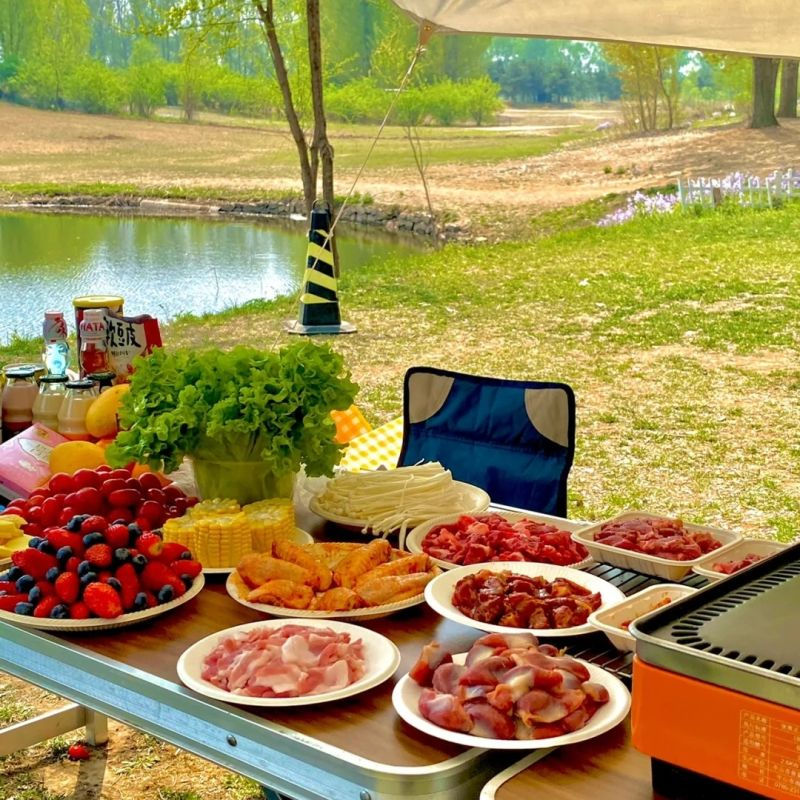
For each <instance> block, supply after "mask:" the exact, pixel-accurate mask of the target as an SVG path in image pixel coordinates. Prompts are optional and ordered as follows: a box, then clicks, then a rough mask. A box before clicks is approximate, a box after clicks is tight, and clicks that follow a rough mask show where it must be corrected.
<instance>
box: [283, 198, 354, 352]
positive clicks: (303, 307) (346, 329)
mask: <svg viewBox="0 0 800 800" xmlns="http://www.w3.org/2000/svg"><path fill="white" fill-rule="evenodd" d="M330 229H331V216H330V212H329V211H328V208H327V207H324V208H313V209H312V210H311V228H310V230H309V232H308V252H307V255H306V272H305V275H304V276H303V294H302V295H301V296H300V316H299V319H296V320H292V321H290V322H287V323H286V326H285V328H286V330H287V331H288V332H289V333H297V334H303V335H306V336H310V335H313V334H321V333H328V334H331V333H355V331H356V326H355V325H351V324H350V323H349V322H342V316H341V314H340V312H339V298H338V297H337V294H336V284H337V281H336V275H335V271H334V265H333V250H332V248H331V237H332V234H331V233H330Z"/></svg>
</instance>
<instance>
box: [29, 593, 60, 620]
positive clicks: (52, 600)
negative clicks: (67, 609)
mask: <svg viewBox="0 0 800 800" xmlns="http://www.w3.org/2000/svg"><path fill="white" fill-rule="evenodd" d="M60 602H61V600H59V599H58V598H57V597H56V596H55V595H54V594H53V595H50V597H43V598H42V599H41V600H40V601H39V604H38V605H37V606H36V608H34V609H33V616H34V617H37V618H38V619H45V618H47V617H49V616H50V612H51V611H52V610H53V609H54V608H55V607H56V606H57V605H58V604H59V603H60Z"/></svg>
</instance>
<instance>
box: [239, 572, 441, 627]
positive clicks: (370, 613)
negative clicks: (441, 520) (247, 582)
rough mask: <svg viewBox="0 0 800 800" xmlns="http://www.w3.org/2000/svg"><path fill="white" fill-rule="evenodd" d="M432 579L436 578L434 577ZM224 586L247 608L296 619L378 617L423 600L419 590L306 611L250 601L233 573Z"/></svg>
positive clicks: (423, 596)
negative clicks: (395, 598)
mask: <svg viewBox="0 0 800 800" xmlns="http://www.w3.org/2000/svg"><path fill="white" fill-rule="evenodd" d="M434 580H436V579H435V578H434ZM225 588H226V589H227V590H228V594H229V595H230V596H231V597H232V598H233V599H234V600H235V601H236V602H237V603H241V604H242V605H243V606H247V608H252V609H253V610H254V611H260V612H261V613H262V614H269V615H270V616H273V617H296V618H298V619H303V620H306V619H358V620H368V619H379V618H380V617H388V616H389V614H394V613H395V612H396V611H402V610H403V609H404V608H412V607H413V606H418V605H421V604H422V603H424V602H425V595H424V594H422V592H420V593H419V594H418V595H415V596H414V597H409V598H408V600H401V601H400V602H398V603H387V604H386V605H382V606H370V607H369V608H354V609H352V610H351V611H307V610H305V609H302V608H300V609H298V608H284V607H283V606H273V605H269V604H268V603H251V602H250V601H249V600H247V599H246V598H244V597H242V596H241V595H240V594H239V587H238V585H237V583H236V582H235V581H234V579H233V575H230V576H229V577H228V580H227V581H226V582H225Z"/></svg>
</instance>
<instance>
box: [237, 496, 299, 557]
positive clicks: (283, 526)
mask: <svg viewBox="0 0 800 800" xmlns="http://www.w3.org/2000/svg"><path fill="white" fill-rule="evenodd" d="M242 512H243V513H244V514H245V516H246V517H247V519H248V521H249V523H250V534H251V536H252V543H253V550H255V551H256V552H257V553H269V552H271V551H272V544H273V542H276V541H279V540H281V539H291V538H292V535H293V534H294V529H295V521H294V504H293V503H292V501H291V500H289V499H287V498H273V499H270V500H259V501H258V502H256V503H250V504H249V505H246V506H244V507H243V508H242Z"/></svg>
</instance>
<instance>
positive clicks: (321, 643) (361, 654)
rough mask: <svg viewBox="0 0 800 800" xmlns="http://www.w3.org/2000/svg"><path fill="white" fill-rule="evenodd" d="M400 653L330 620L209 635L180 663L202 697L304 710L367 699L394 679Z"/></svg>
mask: <svg viewBox="0 0 800 800" xmlns="http://www.w3.org/2000/svg"><path fill="white" fill-rule="evenodd" d="M399 664H400V651H399V650H398V649H397V647H395V645H394V644H393V643H392V642H391V641H389V639H387V638H386V637H385V636H381V635H380V634H379V633H375V631H371V630H369V629H368V628H360V627H358V626H356V625H350V624H348V623H346V622H335V621H333V620H324V621H322V620H310V619H296V620H286V619H282V620H270V621H264V622H250V623H247V624H246V625H237V626H236V627H233V628H227V629H225V630H223V631H219V632H218V633H214V634H212V635H211V636H206V638H205V639H201V640H200V641H199V642H197V643H195V644H193V645H192V646H191V647H190V648H189V649H188V650H186V651H185V652H184V653H183V655H182V656H181V657H180V659H179V660H178V675H179V677H180V679H181V680H182V681H183V682H184V683H185V684H186V685H187V686H188V687H189V688H190V689H194V691H196V692H198V693H199V694H202V695H205V696H206V697H211V698H213V699H215V700H224V701H226V702H228V703H236V704H238V705H248V706H264V707H269V706H277V707H280V708H283V707H285V706H301V705H311V704H314V703H326V702H330V701H332V700H341V699H342V698H344V697H350V696H352V695H355V694H359V693H360V692H365V691H366V690H367V689H371V688H373V687H374V686H377V685H378V684H380V683H383V681H385V680H386V679H387V678H389V677H390V676H391V675H393V674H394V672H395V670H396V669H397V667H398V665H399Z"/></svg>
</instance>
